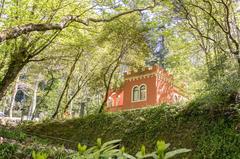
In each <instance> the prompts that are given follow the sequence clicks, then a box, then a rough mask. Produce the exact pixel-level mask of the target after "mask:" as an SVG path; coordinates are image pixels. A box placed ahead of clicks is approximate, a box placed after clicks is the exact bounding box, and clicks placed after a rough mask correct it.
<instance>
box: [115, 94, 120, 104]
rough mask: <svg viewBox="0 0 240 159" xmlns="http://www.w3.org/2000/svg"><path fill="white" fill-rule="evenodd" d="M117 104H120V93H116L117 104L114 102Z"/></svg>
mask: <svg viewBox="0 0 240 159" xmlns="http://www.w3.org/2000/svg"><path fill="white" fill-rule="evenodd" d="M119 104H120V95H118V97H117V104H116V106H119Z"/></svg>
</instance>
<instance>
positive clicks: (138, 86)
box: [131, 84, 147, 103]
mask: <svg viewBox="0 0 240 159" xmlns="http://www.w3.org/2000/svg"><path fill="white" fill-rule="evenodd" d="M141 86H145V99H143V100H141V97H140V95H141V92H140V91H141V90H140V88H141ZM136 87H137V88H138V96H139V99H138V100H133V97H134V93H133V92H134V88H136ZM146 100H147V85H146V84H140V85H134V86H133V87H132V90H131V102H132V103H135V102H142V101H146Z"/></svg>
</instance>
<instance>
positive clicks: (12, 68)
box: [0, 61, 25, 100]
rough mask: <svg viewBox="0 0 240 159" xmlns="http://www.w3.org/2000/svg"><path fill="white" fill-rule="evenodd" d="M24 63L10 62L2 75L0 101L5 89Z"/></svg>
mask: <svg viewBox="0 0 240 159" xmlns="http://www.w3.org/2000/svg"><path fill="white" fill-rule="evenodd" d="M24 65H25V62H20V63H19V64H18V62H17V61H12V62H11V63H10V65H9V67H8V70H7V71H6V74H5V75H4V78H3V79H2V80H1V81H0V100H2V98H3V97H4V95H5V93H6V91H7V88H8V87H9V85H10V84H11V83H12V82H13V81H14V80H15V79H16V77H17V75H18V73H19V72H20V71H21V69H22V68H23V66H24Z"/></svg>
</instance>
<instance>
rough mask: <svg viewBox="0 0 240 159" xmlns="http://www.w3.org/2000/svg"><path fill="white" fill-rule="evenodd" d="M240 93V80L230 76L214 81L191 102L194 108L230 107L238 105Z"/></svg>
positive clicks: (235, 76)
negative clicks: (237, 97)
mask: <svg viewBox="0 0 240 159" xmlns="http://www.w3.org/2000/svg"><path fill="white" fill-rule="evenodd" d="M239 91H240V79H239V78H238V76H237V75H228V76H225V77H222V78H221V79H212V82H211V84H210V85H207V86H206V87H204V88H202V90H201V93H200V94H199V96H198V97H197V98H196V99H194V100H193V101H191V103H190V105H192V106H193V107H208V108H212V109H213V108H217V107H228V106H229V105H230V104H235V103H237V99H236V96H237V95H238V94H239Z"/></svg>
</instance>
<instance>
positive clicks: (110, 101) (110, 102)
mask: <svg viewBox="0 0 240 159" xmlns="http://www.w3.org/2000/svg"><path fill="white" fill-rule="evenodd" d="M107 106H108V107H112V106H113V99H112V97H109V98H108V101H107Z"/></svg>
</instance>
